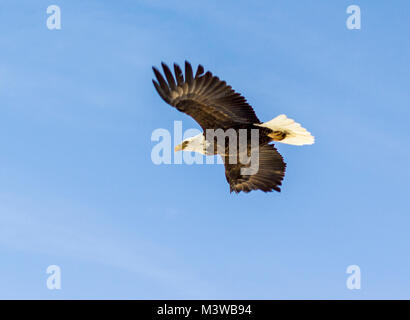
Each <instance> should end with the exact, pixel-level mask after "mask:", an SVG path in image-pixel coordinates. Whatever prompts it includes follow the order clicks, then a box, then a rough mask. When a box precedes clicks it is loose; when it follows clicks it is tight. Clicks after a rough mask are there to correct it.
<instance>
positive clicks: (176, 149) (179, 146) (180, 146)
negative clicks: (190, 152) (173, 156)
mask: <svg viewBox="0 0 410 320" xmlns="http://www.w3.org/2000/svg"><path fill="white" fill-rule="evenodd" d="M181 150H182V143H181V144H179V145H177V146H176V147H175V148H174V151H175V152H177V151H181Z"/></svg>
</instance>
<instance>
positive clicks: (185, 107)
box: [152, 61, 261, 131]
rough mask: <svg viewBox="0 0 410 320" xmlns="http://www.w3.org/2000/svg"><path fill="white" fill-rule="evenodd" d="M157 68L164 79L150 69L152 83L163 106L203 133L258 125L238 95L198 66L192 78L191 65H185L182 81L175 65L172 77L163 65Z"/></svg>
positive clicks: (245, 102)
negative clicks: (191, 120) (185, 117)
mask: <svg viewBox="0 0 410 320" xmlns="http://www.w3.org/2000/svg"><path fill="white" fill-rule="evenodd" d="M161 65H162V68H163V71H164V75H165V78H164V77H163V76H162V74H161V72H160V71H159V70H158V69H157V68H155V67H153V70H154V74H155V77H156V78H157V81H155V80H152V82H153V83H154V86H155V89H156V90H157V92H158V93H159V95H160V96H161V97H162V99H164V100H165V102H167V103H168V104H170V105H172V106H174V107H176V108H177V109H178V110H179V111H181V112H184V113H186V114H188V115H190V116H191V117H192V118H194V120H195V121H196V122H198V124H199V125H200V126H201V127H202V129H203V130H204V131H205V130H206V129H218V128H222V129H224V128H230V127H232V126H233V125H235V124H253V123H261V122H260V121H259V119H258V117H257V116H256V114H255V112H254V111H253V109H252V107H251V106H250V105H249V104H248V103H247V101H246V99H245V98H244V97H243V96H242V95H240V94H239V93H237V92H235V91H234V90H233V89H232V87H231V86H229V85H227V84H226V82H225V81H221V80H219V78H218V77H215V76H213V75H212V73H211V72H209V71H208V72H206V73H205V74H204V68H203V67H202V66H201V65H199V66H198V69H197V71H196V74H195V76H194V75H193V72H192V67H191V64H190V63H189V62H187V61H185V78H184V75H183V73H182V70H181V68H180V67H179V66H178V65H177V64H174V73H175V77H174V75H173V74H172V72H171V70H170V69H169V68H168V66H167V65H166V64H165V63H162V64H161ZM165 79H166V80H165Z"/></svg>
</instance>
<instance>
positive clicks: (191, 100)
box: [152, 61, 314, 193]
mask: <svg viewBox="0 0 410 320" xmlns="http://www.w3.org/2000/svg"><path fill="white" fill-rule="evenodd" d="M161 65H162V69H163V73H164V76H165V78H164V76H163V75H162V74H161V72H160V71H159V70H158V69H157V68H155V67H153V71H154V74H155V77H156V80H152V82H153V83H154V86H155V89H156V90H157V92H158V94H159V95H160V96H161V98H162V99H163V100H164V101H165V102H166V103H168V104H170V105H171V106H173V107H175V108H177V109H178V110H179V111H181V112H184V113H186V114H187V115H189V116H191V117H192V118H193V119H194V120H195V121H196V122H198V124H199V125H200V126H201V128H202V130H203V131H204V132H203V133H201V134H199V135H197V136H195V137H191V138H188V139H185V140H184V141H182V143H181V144H179V145H178V146H176V147H175V151H181V150H185V151H191V152H192V151H193V152H199V153H202V154H205V155H215V154H219V155H220V156H221V157H222V160H223V162H224V165H225V176H226V180H227V181H228V183H229V186H230V192H236V193H239V192H241V191H243V192H246V193H247V192H250V191H252V190H262V191H264V192H271V191H273V190H275V191H278V192H280V186H281V185H282V180H283V177H284V175H285V169H286V164H285V162H284V161H283V158H282V156H281V155H280V154H279V152H278V151H277V150H276V148H275V147H274V145H273V144H272V142H273V141H278V142H281V143H286V144H292V145H298V146H300V145H305V144H313V143H314V137H313V136H312V135H311V134H310V133H309V132H308V131H307V130H306V129H304V128H303V127H302V126H301V125H300V124H299V123H296V122H295V121H294V120H292V119H289V118H287V117H286V116H285V115H283V114H282V115H279V116H277V117H276V118H274V119H272V120H270V121H268V122H265V123H262V122H261V121H260V120H259V119H258V117H257V116H256V114H255V111H254V110H253V109H252V107H251V106H250V105H249V104H248V102H247V101H246V99H245V98H244V97H243V96H242V95H241V94H240V93H237V92H235V91H234V90H233V89H232V87H231V86H229V85H227V84H226V82H225V81H222V80H220V79H219V78H218V77H216V76H214V75H213V74H212V73H211V72H209V71H207V72H206V73H205V72H204V68H203V66H202V65H199V66H198V68H197V70H196V72H195V75H194V73H193V70H192V66H191V64H190V63H189V62H187V61H185V75H184V73H183V72H182V70H181V68H180V67H179V66H178V65H177V64H174V74H172V72H171V70H170V68H169V67H168V66H167V65H166V64H165V63H162V64H161ZM218 129H219V130H220V131H221V129H222V131H223V132H227V131H230V133H232V132H233V133H234V134H236V135H235V137H236V138H237V137H238V136H239V142H234V143H233V144H231V137H233V135H232V134H230V135H227V136H226V135H225V137H224V139H218V141H217V143H215V141H214V137H215V135H213V136H212V138H209V135H208V134H207V132H208V131H212V132H215V131H218ZM241 131H242V132H243V131H245V139H241V138H240V137H241ZM252 131H256V132H257V142H256V143H253V142H254V140H255V139H254V140H253V141H252V137H253V136H252V134H251V132H252ZM242 137H243V135H242ZM220 140H222V142H221V141H220ZM228 140H229V144H228V143H227V142H228ZM237 140H238V139H237ZM241 140H242V141H241ZM238 149H239V151H238ZM241 150H242V151H241ZM245 156H247V158H246V157H245ZM253 156H256V159H257V163H256V168H257V170H253V171H252V170H248V171H246V169H250V168H251V165H252V164H251V162H252V157H253ZM244 157H245V158H246V159H247V161H242V159H244ZM249 158H250V160H249Z"/></svg>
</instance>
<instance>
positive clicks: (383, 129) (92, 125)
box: [0, 0, 410, 299]
mask: <svg viewBox="0 0 410 320" xmlns="http://www.w3.org/2000/svg"><path fill="white" fill-rule="evenodd" d="M51 4H56V5H59V6H60V7H61V11H62V29H61V30H53V31H50V30H48V29H47V27H46V19H47V14H46V9H47V7H48V6H49V5H51ZM351 4H357V5H359V6H360V8H361V12H362V29H361V30H348V29H347V28H346V19H347V17H348V15H347V14H346V8H347V7H348V6H349V5H351ZM0 7H1V10H0V48H1V50H0V99H1V105H0V256H1V260H0V261H1V263H0V298H6V299H10V298H24V299H27V298H30V299H31V298H35V299H72V298H76V299H90V298H92V299H100V298H112V299H120V298H124V299H170V298H173V299H201V298H202V299H207V298H215V299H318V298H322V299H339V298H340V299H373V298H377V299H380V298H387V299H391V298H410V276H409V274H410V257H409V255H408V252H409V244H410V234H409V232H408V230H409V225H410V210H409V206H408V198H409V194H410V192H409V191H410V188H409V179H410V170H409V162H410V151H409V150H410V148H409V147H410V142H409V141H410V133H409V131H408V127H409V123H410V112H409V107H410V90H409V87H408V79H409V77H410V68H409V63H408V57H409V56H410V44H409V41H408V39H409V38H410V22H409V19H408V15H409V9H410V7H409V5H408V3H407V2H406V1H395V2H394V4H392V3H388V2H386V1H384V2H382V1H379V2H375V1H370V0H368V1H358V0H355V1H341V0H340V1H325V0H315V1H305V2H303V4H302V3H301V2H300V1H296V0H292V1H258V2H252V5H250V2H248V1H237V0H236V1H223V2H221V1H206V2H192V1H178V2H174V3H172V2H171V1H131V0H128V1H126V0H123V1H87V2H86V3H85V2H84V1H53V2H50V1H43V0H37V1H28V0H27V1H23V0H18V1H4V0H3V1H1V6H0ZM185 59H187V60H189V61H191V62H192V63H193V64H195V65H196V64H198V63H201V64H203V65H204V66H205V68H206V69H209V70H211V71H212V72H213V73H214V74H216V75H218V76H219V77H221V78H222V79H224V80H226V81H227V82H228V83H229V84H230V85H232V86H233V87H234V88H235V89H236V90H237V91H239V92H241V93H242V94H243V95H245V97H246V98H247V99H248V101H249V102H250V103H251V104H252V105H253V106H254V108H255V110H256V113H257V115H258V116H259V118H260V119H261V120H262V121H267V120H270V119H272V118H273V117H275V116H276V115H278V114H281V113H285V114H286V115H288V116H289V117H292V118H295V119H296V120H297V121H298V122H300V123H302V124H303V125H304V126H305V127H306V128H308V129H309V130H310V131H311V132H312V133H313V134H314V135H315V136H316V144H314V145H313V146H307V147H294V146H288V145H278V149H279V151H280V152H281V154H282V155H283V156H284V158H285V161H286V162H287V174H286V177H285V180H284V184H283V188H282V190H283V191H282V193H280V194H279V193H268V194H264V193H262V192H252V193H250V194H240V195H235V194H229V186H228V184H227V183H226V181H225V177H224V169H223V166H221V165H191V166H189V165H184V164H182V165H160V166H157V165H154V164H153V163H152V161H151V149H152V147H153V146H154V145H155V143H153V142H152V141H151V133H152V132H153V130H155V129H157V128H165V129H168V130H171V131H172V129H173V122H174V121H183V128H184V129H189V128H198V125H197V124H196V123H195V122H194V121H193V120H192V119H191V118H189V117H188V116H186V115H184V114H182V113H179V112H177V110H175V109H173V108H171V107H170V106H168V105H166V104H165V103H164V102H163V101H162V100H161V99H160V98H159V96H158V95H157V94H156V92H155V90H154V88H153V86H152V82H151V79H152V77H153V75H152V70H151V66H152V65H159V63H160V62H161V61H165V62H167V63H169V64H171V63H173V62H178V63H180V64H182V63H183V62H184V60H185ZM352 264H355V265H358V266H359V267H360V268H361V274H362V281H361V285H362V288H361V289H360V290H353V291H352V290H348V289H347V288H346V279H347V277H348V275H347V274H346V268H347V266H349V265H352ZM49 265H59V266H60V267H61V272H62V289H61V290H48V289H47V287H46V280H47V277H48V275H47V274H46V268H47V267H48V266H49Z"/></svg>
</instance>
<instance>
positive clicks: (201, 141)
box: [174, 133, 209, 155]
mask: <svg viewBox="0 0 410 320" xmlns="http://www.w3.org/2000/svg"><path fill="white" fill-rule="evenodd" d="M208 144H209V143H208V142H207V143H205V137H204V135H203V134H202V133H200V134H198V135H196V136H194V137H191V138H188V139H185V140H184V141H182V142H181V143H180V144H179V145H177V146H176V147H175V149H174V150H175V152H176V151H193V152H198V153H202V154H204V155H206V146H208Z"/></svg>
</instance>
